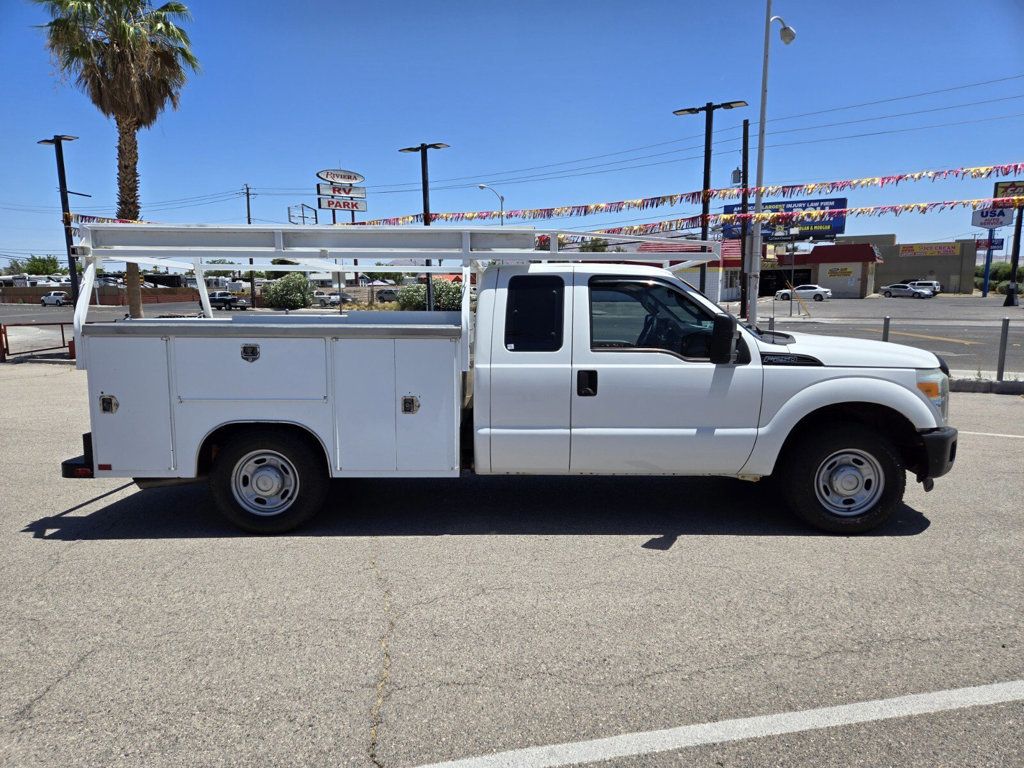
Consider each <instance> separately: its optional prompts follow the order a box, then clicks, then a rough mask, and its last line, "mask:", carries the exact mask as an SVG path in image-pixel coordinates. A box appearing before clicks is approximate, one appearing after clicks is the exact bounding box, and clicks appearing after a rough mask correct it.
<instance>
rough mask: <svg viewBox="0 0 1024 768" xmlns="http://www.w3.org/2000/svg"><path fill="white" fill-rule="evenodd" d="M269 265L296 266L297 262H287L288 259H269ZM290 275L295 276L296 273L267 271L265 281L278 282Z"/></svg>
mask: <svg viewBox="0 0 1024 768" xmlns="http://www.w3.org/2000/svg"><path fill="white" fill-rule="evenodd" d="M270 263H271V264H297V263H298V262H295V261H289V260H288V259H271V260H270ZM292 274H297V273H295V272H275V271H273V270H268V271H267V280H280V279H281V278H283V277H288V275H292Z"/></svg>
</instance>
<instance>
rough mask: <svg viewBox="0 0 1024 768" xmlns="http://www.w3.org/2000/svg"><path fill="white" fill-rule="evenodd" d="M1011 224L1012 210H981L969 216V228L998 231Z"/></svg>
mask: <svg viewBox="0 0 1024 768" xmlns="http://www.w3.org/2000/svg"><path fill="white" fill-rule="evenodd" d="M1012 223H1013V208H981V209H979V210H977V211H975V212H974V213H973V214H972V215H971V226H973V227H981V228H982V229H999V227H1008V226H1010V224H1012Z"/></svg>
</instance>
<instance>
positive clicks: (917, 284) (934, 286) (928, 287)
mask: <svg viewBox="0 0 1024 768" xmlns="http://www.w3.org/2000/svg"><path fill="white" fill-rule="evenodd" d="M907 285H909V286H911V287H912V288H920V289H921V290H923V291H931V292H932V296H938V295H939V294H940V293H942V285H941V284H940V283H939V281H938V280H911V281H910V282H909V283H907Z"/></svg>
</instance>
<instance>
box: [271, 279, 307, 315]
mask: <svg viewBox="0 0 1024 768" xmlns="http://www.w3.org/2000/svg"><path fill="white" fill-rule="evenodd" d="M263 303H264V305H266V306H268V307H273V308H274V309H302V308H303V307H308V306H311V305H312V304H313V289H312V288H310V287H309V279H308V278H307V277H306V276H305V275H304V274H302V273H301V272H292V273H290V274H289V275H287V276H286V277H282V278H281V279H280V280H276V281H274V282H273V283H269V284H267V285H265V286H264V287H263Z"/></svg>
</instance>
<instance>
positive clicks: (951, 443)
mask: <svg viewBox="0 0 1024 768" xmlns="http://www.w3.org/2000/svg"><path fill="white" fill-rule="evenodd" d="M919 434H920V435H921V441H922V442H923V443H924V454H925V455H924V458H925V463H924V466H923V467H922V469H923V470H924V471H923V472H919V473H918V477H917V479H918V480H919V481H924V480H931V479H933V478H936V477H942V476H943V475H944V474H946V473H947V472H949V470H951V469H952V468H953V462H954V461H956V438H957V431H956V428H955V427H938V428H937V429H929V430H927V431H925V432H920V433H919Z"/></svg>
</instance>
